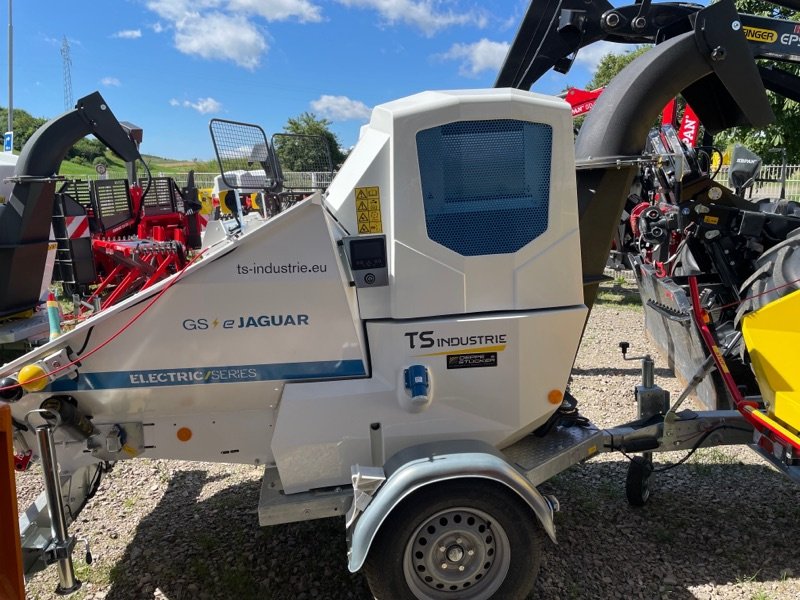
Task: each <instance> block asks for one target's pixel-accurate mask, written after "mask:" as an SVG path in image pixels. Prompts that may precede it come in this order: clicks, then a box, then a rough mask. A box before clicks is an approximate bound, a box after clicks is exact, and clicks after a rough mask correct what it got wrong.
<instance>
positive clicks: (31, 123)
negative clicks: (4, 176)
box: [0, 108, 106, 164]
mask: <svg viewBox="0 0 800 600" xmlns="http://www.w3.org/2000/svg"><path fill="white" fill-rule="evenodd" d="M7 122H8V109H7V108H0V123H3V129H4V130H5V127H6V123H7ZM45 123H47V119H43V118H41V117H33V116H31V114H30V113H28V112H27V111H25V110H22V109H20V108H15V109H14V150H16V151H20V150H22V148H23V146H25V144H26V142H27V141H28V139H29V138H30V137H31V136H32V135H33V134H34V133H36V130H37V129H39V128H40V127H41V126H42V125H44V124H45ZM105 152H106V147H105V145H104V144H103V143H102V142H101V141H99V140H97V139H94V138H88V137H87V138H84V139H82V140H78V142H76V143H75V145H74V146H72V148H70V149H69V150H68V151H67V155H66V157H65V159H66V160H74V159H76V158H80V159H81V160H82V161H83V162H85V163H90V164H91V163H92V161H94V159H96V158H97V157H98V156H105Z"/></svg>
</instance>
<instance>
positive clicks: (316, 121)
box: [276, 112, 347, 171]
mask: <svg viewBox="0 0 800 600" xmlns="http://www.w3.org/2000/svg"><path fill="white" fill-rule="evenodd" d="M330 126H331V122H330V121H329V120H328V119H321V118H319V117H317V116H316V115H315V114H314V113H309V112H304V113H303V114H301V115H300V116H298V117H296V118H290V119H289V120H288V121H287V123H286V125H284V127H283V130H284V131H285V132H286V133H292V134H295V135H309V136H320V137H322V138H323V139H324V140H325V143H326V144H327V146H328V152H330V157H331V162H332V163H333V168H334V169H338V168H339V167H340V166H341V165H342V163H343V162H344V159H345V158H347V156H346V155H345V153H344V152H342V149H341V148H340V143H339V138H338V137H337V136H336V134H335V133H333V132H332V131H331V130H330ZM276 152H277V154H278V160H280V161H281V166H282V167H283V169H284V171H313V170H320V169H319V167H318V165H320V164H321V158H322V156H321V154H322V149H321V147H320V144H319V143H318V142H315V141H314V140H309V139H303V138H298V139H294V140H293V139H291V138H284V139H283V140H281V141H280V143H279V144H278V145H277V148H276Z"/></svg>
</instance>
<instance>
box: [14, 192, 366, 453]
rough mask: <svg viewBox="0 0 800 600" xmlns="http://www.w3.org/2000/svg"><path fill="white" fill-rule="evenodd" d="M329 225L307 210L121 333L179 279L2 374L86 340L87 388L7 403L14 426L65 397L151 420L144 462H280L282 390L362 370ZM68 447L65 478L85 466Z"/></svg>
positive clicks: (195, 269) (313, 204)
mask: <svg viewBox="0 0 800 600" xmlns="http://www.w3.org/2000/svg"><path fill="white" fill-rule="evenodd" d="M317 198H318V196H317ZM333 227H334V225H333V221H332V219H330V217H329V216H328V215H327V214H326V212H325V210H324V209H323V208H322V206H321V205H320V204H319V200H318V199H317V200H316V201H311V200H307V201H305V202H302V203H300V204H298V205H297V206H295V207H293V208H292V209H290V210H288V211H286V212H284V213H282V214H281V215H279V216H277V217H275V218H273V219H271V220H269V221H267V222H264V223H260V224H257V225H255V226H254V227H253V228H252V229H250V230H249V231H248V232H247V233H246V234H244V235H243V236H241V237H240V238H238V239H233V240H228V241H224V242H222V243H220V244H218V245H217V246H215V247H214V248H211V249H210V250H209V251H208V252H207V254H206V255H204V256H203V258H202V259H201V260H200V261H199V262H198V263H196V264H195V265H192V266H191V267H189V269H187V271H186V273H185V274H184V276H183V277H182V278H180V279H179V280H178V282H177V283H175V285H173V286H172V287H170V288H169V289H168V290H167V291H166V292H165V293H164V294H163V296H162V297H160V298H159V299H158V300H157V301H155V303H153V304H152V306H150V307H149V308H147V309H146V310H145V311H144V312H143V314H142V315H141V316H140V317H139V318H138V319H136V321H135V323H134V324H133V325H132V326H130V327H128V328H127V329H124V331H122V332H121V333H119V332H120V331H121V330H122V329H123V328H124V327H125V325H126V324H127V323H129V322H130V321H131V319H133V318H134V317H135V316H136V315H137V313H139V312H140V311H142V309H144V308H145V306H147V303H148V302H150V301H151V300H152V299H153V298H154V297H155V296H156V294H157V293H158V292H159V290H161V289H163V288H164V287H165V286H168V285H169V284H170V281H171V280H166V281H165V282H163V283H161V284H159V285H157V286H155V287H154V288H152V289H151V290H147V291H145V292H140V293H139V294H137V295H135V296H133V297H131V298H130V299H128V300H126V301H124V302H122V303H121V304H120V305H117V306H115V307H112V308H110V309H108V310H106V311H103V312H102V313H100V314H99V315H97V316H96V317H95V318H92V319H89V320H88V321H86V322H85V323H83V324H82V325H81V326H79V327H78V328H76V329H75V330H74V331H72V332H70V333H68V334H66V335H64V336H62V337H61V338H58V339H57V340H55V341H53V342H50V343H48V344H47V345H45V346H43V347H42V348H40V349H39V350H38V351H36V352H33V353H29V354H28V355H26V356H25V357H22V358H21V359H19V360H17V361H15V362H13V363H10V364H8V365H5V366H4V367H3V369H2V372H1V373H2V375H8V374H13V373H15V372H16V371H18V370H19V368H20V367H21V366H23V365H25V364H29V363H31V362H34V361H35V360H37V359H38V358H39V357H43V356H47V355H49V354H51V353H52V352H54V351H55V350H56V349H58V348H62V347H64V346H66V345H69V346H70V347H71V348H72V350H73V351H78V350H79V349H80V348H81V347H82V346H83V345H84V343H85V340H86V339H87V336H89V337H88V343H86V347H85V349H84V350H83V353H82V355H81V366H80V370H79V371H80V377H79V379H78V380H77V381H71V380H69V379H68V378H66V377H64V378H61V379H59V380H57V381H54V382H53V383H51V384H50V385H49V386H48V387H47V388H45V390H43V391H41V392H37V393H29V394H27V395H26V396H24V397H23V399H22V400H21V401H20V402H18V403H16V404H13V405H12V410H13V413H14V416H15V418H17V419H18V420H22V419H23V417H24V415H25V413H27V412H28V411H29V410H31V409H32V408H38V406H39V404H40V403H41V402H42V400H44V399H45V398H46V397H48V396H50V395H52V394H53V393H68V394H70V395H72V396H74V397H75V398H76V399H77V400H78V402H79V405H80V407H81V410H82V411H83V412H85V413H86V414H89V415H91V416H92V417H93V418H94V420H95V421H96V422H98V423H103V422H128V421H137V422H144V423H145V424H149V425H146V427H145V445H146V446H152V448H149V449H148V450H147V455H148V456H151V457H171V458H185V459H194V460H217V461H224V462H248V463H254V462H255V463H259V462H271V460H272V457H271V453H270V447H269V441H270V440H269V438H270V431H271V426H272V423H273V421H274V415H273V411H274V409H275V407H276V406H277V404H278V401H279V399H280V395H281V391H282V387H283V384H284V382H285V381H287V380H293V379H327V378H338V377H358V376H364V375H366V372H367V371H366V369H367V357H366V354H365V350H364V341H363V331H362V328H361V326H360V325H359V324H358V322H357V317H356V310H357V308H356V303H355V300H356V299H355V292H354V290H353V289H352V288H351V287H350V286H349V285H348V282H347V279H346V277H345V274H344V269H343V267H342V265H341V262H340V260H339V256H338V251H337V249H336V247H335V242H334V238H333V236H334V234H335V232H334V231H333V229H332V228H333ZM115 335H117V337H116V338H114V336H115ZM112 338H114V339H113V340H112ZM107 340H112V341H110V342H109V343H108V344H107V345H106V346H105V347H104V348H102V349H101V350H100V351H98V352H97V353H96V354H91V355H89V354H90V353H91V352H92V351H93V350H94V349H95V348H97V347H98V345H100V344H102V343H104V342H106V341H107ZM181 427H188V428H190V429H191V430H192V437H191V439H190V440H188V441H186V442H179V441H178V440H177V438H176V431H177V430H178V429H179V428H181ZM34 445H35V444H34ZM69 448H70V449H71V450H72V452H73V455H72V456H70V453H69V452H66V453H64V452H61V451H59V457H60V459H61V461H62V463H63V464H65V465H67V468H69V465H70V464H71V463H73V464H77V463H82V462H85V461H86V460H88V455H83V454H82V448H81V445H79V444H73V445H71V446H69Z"/></svg>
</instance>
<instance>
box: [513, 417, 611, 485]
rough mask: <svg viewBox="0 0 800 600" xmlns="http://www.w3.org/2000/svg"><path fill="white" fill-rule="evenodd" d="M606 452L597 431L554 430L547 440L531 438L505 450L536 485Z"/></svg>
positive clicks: (580, 429) (601, 434)
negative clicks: (603, 451)
mask: <svg viewBox="0 0 800 600" xmlns="http://www.w3.org/2000/svg"><path fill="white" fill-rule="evenodd" d="M602 450H603V431H601V430H599V429H597V428H595V427H593V426H592V427H588V428H587V427H554V428H553V429H552V430H551V431H550V432H549V433H548V434H547V435H546V436H544V437H536V436H535V435H528V436H526V437H524V438H522V439H521V440H520V441H518V442H517V443H515V444H513V445H511V446H509V447H508V448H504V449H503V450H502V452H503V454H504V455H505V456H506V458H507V459H508V460H509V462H511V463H512V464H513V465H515V466H516V467H517V468H518V469H519V470H520V471H521V472H522V473H523V474H524V475H525V476H526V477H527V478H528V479H529V480H530V481H531V483H533V485H539V484H540V483H542V482H544V481H547V480H548V479H550V478H551V477H553V476H555V475H558V474H559V473H560V472H561V471H564V470H565V469H568V468H569V467H571V466H572V465H574V464H576V463H579V462H582V461H584V460H586V459H588V458H591V457H593V456H594V455H595V454H598V453H600V452H602Z"/></svg>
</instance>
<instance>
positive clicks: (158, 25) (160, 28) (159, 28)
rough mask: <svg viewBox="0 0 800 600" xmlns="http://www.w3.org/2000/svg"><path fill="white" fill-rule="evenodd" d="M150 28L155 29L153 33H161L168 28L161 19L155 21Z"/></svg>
mask: <svg viewBox="0 0 800 600" xmlns="http://www.w3.org/2000/svg"><path fill="white" fill-rule="evenodd" d="M150 29H152V30H153V33H161V32H162V31H164V29H166V28H165V27H164V26H163V25H162V24H161V22H160V21H156V22H155V23H153V24H152V25H150Z"/></svg>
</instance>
